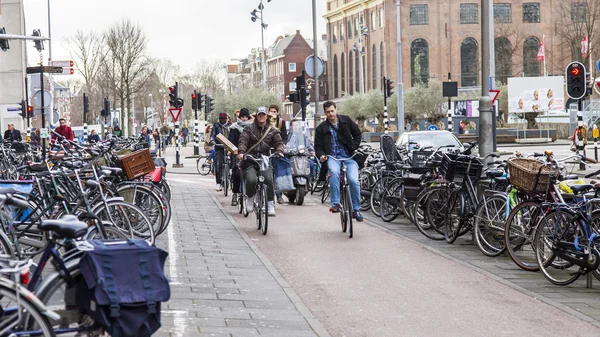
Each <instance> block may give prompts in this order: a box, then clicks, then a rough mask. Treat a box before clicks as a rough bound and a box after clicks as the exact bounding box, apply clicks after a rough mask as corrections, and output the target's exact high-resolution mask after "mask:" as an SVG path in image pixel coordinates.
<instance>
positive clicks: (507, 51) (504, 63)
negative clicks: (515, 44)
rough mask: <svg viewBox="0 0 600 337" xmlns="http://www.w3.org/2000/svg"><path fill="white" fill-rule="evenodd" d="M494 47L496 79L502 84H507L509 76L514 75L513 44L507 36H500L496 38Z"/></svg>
mask: <svg viewBox="0 0 600 337" xmlns="http://www.w3.org/2000/svg"><path fill="white" fill-rule="evenodd" d="M494 48H495V49H494V54H495V55H496V56H495V58H496V79H497V80H498V81H500V83H502V84H507V83H508V78H509V77H511V76H512V68H513V67H512V66H513V64H512V54H513V50H512V44H511V43H510V41H509V40H508V39H507V38H505V37H498V38H496V39H495V40H494Z"/></svg>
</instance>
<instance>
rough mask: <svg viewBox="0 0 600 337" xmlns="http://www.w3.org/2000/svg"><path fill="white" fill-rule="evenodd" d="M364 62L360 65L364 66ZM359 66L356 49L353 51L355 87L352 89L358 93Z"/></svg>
mask: <svg viewBox="0 0 600 337" xmlns="http://www.w3.org/2000/svg"><path fill="white" fill-rule="evenodd" d="M364 65H365V64H364V63H363V64H362V67H364ZM360 68H361V64H360V63H359V61H358V51H355V52H354V70H355V74H354V75H355V77H356V78H355V79H354V80H355V81H356V83H355V87H354V90H356V91H357V92H359V93H360Z"/></svg>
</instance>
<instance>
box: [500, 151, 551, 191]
mask: <svg viewBox="0 0 600 337" xmlns="http://www.w3.org/2000/svg"><path fill="white" fill-rule="evenodd" d="M508 172H509V173H510V183H511V184H512V185H513V187H515V188H516V189H518V190H520V191H523V192H526V193H545V192H546V191H547V189H548V186H549V185H548V183H549V181H550V176H551V175H553V174H556V168H555V167H552V166H548V165H544V163H542V162H539V161H537V160H535V159H526V158H513V159H510V160H509V161H508Z"/></svg>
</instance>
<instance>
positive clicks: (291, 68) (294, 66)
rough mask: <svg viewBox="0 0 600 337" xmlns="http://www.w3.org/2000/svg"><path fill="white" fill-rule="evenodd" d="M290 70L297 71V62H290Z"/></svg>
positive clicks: (291, 71)
mask: <svg viewBox="0 0 600 337" xmlns="http://www.w3.org/2000/svg"><path fill="white" fill-rule="evenodd" d="M288 71H289V72H290V73H295V72H296V63H290V64H288Z"/></svg>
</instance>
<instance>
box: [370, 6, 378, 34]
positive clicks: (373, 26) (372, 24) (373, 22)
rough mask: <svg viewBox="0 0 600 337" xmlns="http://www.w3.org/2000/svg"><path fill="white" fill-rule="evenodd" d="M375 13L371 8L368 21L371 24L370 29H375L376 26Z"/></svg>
mask: <svg viewBox="0 0 600 337" xmlns="http://www.w3.org/2000/svg"><path fill="white" fill-rule="evenodd" d="M376 15H377V13H376V12H375V10H374V9H373V10H371V23H370V25H371V30H375V27H376V26H375V24H376V22H377V21H375V20H376V19H375V16H376Z"/></svg>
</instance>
